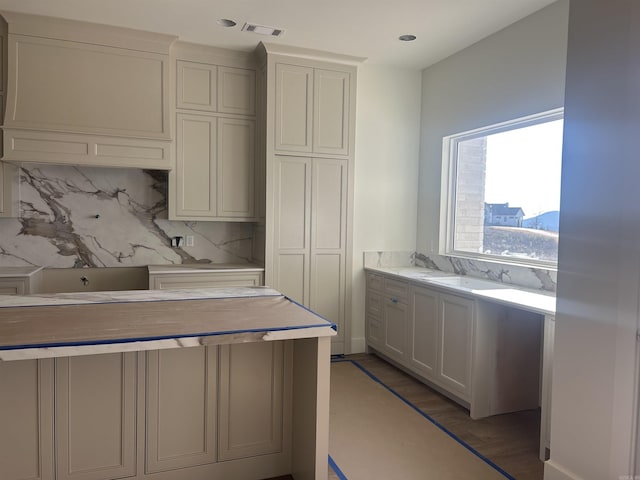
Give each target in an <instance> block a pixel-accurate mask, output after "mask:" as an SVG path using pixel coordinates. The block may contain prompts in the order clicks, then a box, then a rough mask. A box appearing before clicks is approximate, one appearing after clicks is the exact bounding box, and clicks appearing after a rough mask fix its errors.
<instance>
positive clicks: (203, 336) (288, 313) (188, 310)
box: [0, 287, 336, 361]
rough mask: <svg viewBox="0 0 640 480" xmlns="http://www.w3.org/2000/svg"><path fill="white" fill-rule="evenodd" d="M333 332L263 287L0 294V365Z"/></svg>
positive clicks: (330, 326)
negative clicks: (26, 360) (24, 360)
mask: <svg viewBox="0 0 640 480" xmlns="http://www.w3.org/2000/svg"><path fill="white" fill-rule="evenodd" d="M335 329H336V326H335V325H334V324H333V323H331V322H329V321H327V320H325V319H324V318H322V317H320V316H318V315H317V314H315V313H313V312H311V311H310V310H308V309H306V308H304V307H301V306H300V305H298V304H297V303H295V302H292V301H291V300H289V299H288V298H287V297H285V296H284V295H282V294H281V293H279V292H278V291H276V290H273V289H270V288H266V287H233V288H202V289H180V290H136V291H123V292H82V293H73V294H71V293H69V294H51V295H33V296H10V295H7V296H0V360H4V361H8V360H21V359H33V358H52V357H59V356H73V355H90V354H98V353H110V352H127V351H144V350H157V349H162V348H179V347H192V346H199V345H217V344H224V343H239V342H240V343H244V342H256V341H267V340H285V339H297V338H309V337H323V336H324V337H327V336H333V335H335V334H336V331H335Z"/></svg>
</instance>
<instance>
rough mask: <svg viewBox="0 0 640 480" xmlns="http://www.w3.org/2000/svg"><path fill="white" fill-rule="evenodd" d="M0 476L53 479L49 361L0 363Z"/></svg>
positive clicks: (5, 478) (6, 478) (9, 479)
mask: <svg viewBox="0 0 640 480" xmlns="http://www.w3.org/2000/svg"><path fill="white" fill-rule="evenodd" d="M0 425H2V427H0V478H1V479H2V480H51V479H53V360H20V361H17V362H0Z"/></svg>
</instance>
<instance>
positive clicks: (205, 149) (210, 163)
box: [172, 113, 217, 217]
mask: <svg viewBox="0 0 640 480" xmlns="http://www.w3.org/2000/svg"><path fill="white" fill-rule="evenodd" d="M216 135H217V129H216V119H215V118H210V117H205V116H198V115H186V114H182V113H179V114H177V125H176V148H177V155H176V173H175V175H173V176H172V177H173V178H174V179H175V181H176V182H177V185H176V194H177V195H176V198H175V200H174V201H175V202H177V204H176V216H177V217H180V216H186V217H213V216H215V215H216V195H215V185H216Z"/></svg>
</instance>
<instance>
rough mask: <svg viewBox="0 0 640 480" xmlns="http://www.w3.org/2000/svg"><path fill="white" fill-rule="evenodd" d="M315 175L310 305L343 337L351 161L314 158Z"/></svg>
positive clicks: (312, 202) (313, 174)
mask: <svg viewBox="0 0 640 480" xmlns="http://www.w3.org/2000/svg"><path fill="white" fill-rule="evenodd" d="M311 177H312V182H311V184H312V185H311V245H310V246H311V270H310V280H309V283H310V296H309V307H310V308H311V309H312V310H314V311H316V312H318V313H319V314H320V315H322V316H323V317H325V318H326V319H328V320H330V321H332V322H333V323H335V324H336V325H337V326H338V337H339V338H341V339H342V338H343V326H344V322H343V320H344V302H345V298H344V295H345V288H346V286H345V280H346V278H345V272H346V270H345V268H346V263H345V262H346V260H345V252H346V248H345V242H346V216H347V198H346V197H347V162H346V161H344V160H331V159H320V158H314V159H313V160H312V173H311ZM334 341H335V340H334Z"/></svg>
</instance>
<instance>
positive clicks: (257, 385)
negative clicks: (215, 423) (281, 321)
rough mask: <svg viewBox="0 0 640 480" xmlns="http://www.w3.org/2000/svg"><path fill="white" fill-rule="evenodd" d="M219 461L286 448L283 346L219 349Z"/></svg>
mask: <svg viewBox="0 0 640 480" xmlns="http://www.w3.org/2000/svg"><path fill="white" fill-rule="evenodd" d="M219 385H220V391H219V401H220V405H219V412H220V413H219V418H220V425H219V427H218V428H219V434H218V441H219V444H218V457H219V460H220V461H226V460H233V459H238V458H247V457H254V456H256V455H265V454H268V453H276V452H279V451H281V450H282V434H283V396H284V343H283V342H262V343H244V344H243V343H237V344H232V345H222V346H221V347H220V383H219Z"/></svg>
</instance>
